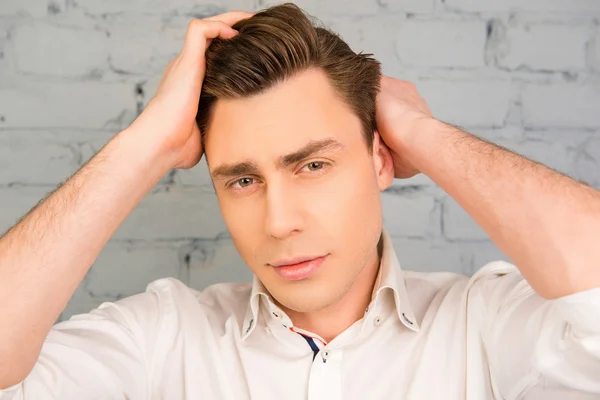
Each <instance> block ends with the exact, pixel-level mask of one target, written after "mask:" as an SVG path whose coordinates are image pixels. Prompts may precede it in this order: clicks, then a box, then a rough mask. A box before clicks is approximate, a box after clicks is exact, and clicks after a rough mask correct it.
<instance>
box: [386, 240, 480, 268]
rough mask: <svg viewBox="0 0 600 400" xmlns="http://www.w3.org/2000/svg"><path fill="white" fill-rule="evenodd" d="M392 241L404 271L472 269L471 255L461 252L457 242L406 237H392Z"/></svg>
mask: <svg viewBox="0 0 600 400" xmlns="http://www.w3.org/2000/svg"><path fill="white" fill-rule="evenodd" d="M392 243H393V244H394V250H395V251H396V257H397V258H398V262H399V263H400V266H401V268H402V269H403V270H405V271H415V272H454V273H458V274H464V273H465V271H471V270H472V263H473V261H472V257H471V256H470V255H469V254H464V253H462V252H461V248H460V245H459V244H457V243H444V242H442V243H433V242H432V241H431V240H418V239H407V238H392Z"/></svg>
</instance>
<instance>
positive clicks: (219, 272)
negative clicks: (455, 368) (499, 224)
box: [0, 0, 600, 318]
mask: <svg viewBox="0 0 600 400" xmlns="http://www.w3.org/2000/svg"><path fill="white" fill-rule="evenodd" d="M297 3H298V4H299V5H301V6H303V7H304V8H305V9H306V10H307V11H309V12H310V13H312V14H313V15H315V16H316V17H318V18H319V19H320V20H322V21H323V22H324V23H325V24H326V25H328V26H330V27H331V28H332V29H333V30H335V31H337V32H339V33H340V34H341V35H342V37H344V38H345V39H346V40H347V42H348V43H349V44H350V46H351V47H352V48H353V49H354V50H356V51H365V52H367V53H374V54H375V57H377V58H378V59H379V60H380V61H382V63H383V71H384V73H386V74H387V75H392V76H396V77H399V78H404V79H408V80H412V81H414V82H415V83H416V84H417V87H418V88H419V90H420V91H421V93H422V95H423V96H424V97H425V98H426V99H427V100H428V102H429V104H430V106H431V109H432V110H433V111H434V113H435V115H436V116H437V117H439V118H440V119H442V120H445V121H448V122H450V123H454V124H458V125H461V126H463V127H465V128H466V129H469V130H471V131H472V132H474V133H476V134H481V135H482V136H484V137H486V138H489V139H491V140H495V141H497V142H498V143H499V144H501V145H503V146H506V147H508V148H510V149H512V150H514V151H517V152H520V153H522V154H524V155H526V156H528V157H531V158H532V159H535V160H538V161H540V162H544V163H546V164H548V165H549V166H550V167H553V168H555V169H557V170H559V171H561V172H564V173H567V174H570V175H572V176H574V177H575V178H577V179H580V180H583V181H585V182H587V183H589V184H590V185H593V186H595V187H599V188H600V28H599V26H598V21H599V20H600V1H598V0H393V1H392V0H365V1H362V0H360V1H359V0H329V1H320V0H302V1H297ZM267 4H273V2H271V1H269V0H224V1H220V2H217V1H214V0H174V1H163V0H129V1H122V0H107V1H96V0H69V1H67V0H2V1H0V231H5V230H6V229H8V228H9V227H10V226H11V225H12V224H14V223H15V222H16V221H17V220H18V219H19V218H20V217H21V216H23V214H24V213H26V212H27V211H28V210H29V209H30V208H31V207H32V206H33V205H35V204H36V203H37V202H38V201H39V200H40V199H41V198H42V197H43V196H44V195H45V194H46V193H48V192H49V191H51V190H52V189H53V188H54V187H55V185H57V184H59V183H60V182H61V181H64V180H65V179H67V178H68V177H69V176H70V175H71V174H72V173H73V172H75V171H76V170H77V169H78V168H79V167H80V166H81V165H82V164H83V163H84V162H85V161H86V160H88V159H89V158H90V157H91V156H92V155H93V154H94V153H95V152H96V151H98V150H99V149H100V148H101V147H102V145H103V144H104V143H106V141H107V140H109V139H110V138H111V137H112V135H114V134H115V133H117V132H118V131H119V130H121V129H123V128H124V127H126V126H127V125H128V124H129V123H130V122H131V121H132V120H133V119H134V118H135V116H136V113H137V110H138V108H139V107H140V106H143V105H144V104H146V103H147V102H148V100H149V98H150V97H151V96H152V94H153V93H154V91H155V90H156V86H157V84H158V81H159V79H160V76H161V74H162V70H163V68H164V67H165V65H166V64H167V63H168V61H169V60H170V59H171V58H172V57H173V56H174V55H175V54H176V53H177V52H178V51H179V49H180V48H181V44H182V40H183V37H184V34H185V29H186V27H187V23H188V22H189V20H190V19H191V18H194V17H202V16H207V15H213V14H215V13H220V12H223V11H226V10H230V9H245V10H257V9H258V8H261V7H264V6H266V5H267ZM139 87H141V88H142V91H143V94H142V95H136V91H137V89H138V88H139ZM382 201H383V206H384V224H385V226H386V228H387V229H388V230H389V232H390V233H391V234H392V237H393V240H394V245H395V247H396V249H397V251H398V255H399V258H400V262H401V264H402V265H403V267H404V268H406V269H411V270H418V271H441V270H447V271H454V272H461V273H465V274H471V273H473V272H474V271H475V270H476V269H478V268H479V267H481V266H482V265H483V264H485V263H486V262H489V261H492V260H495V259H499V258H506V257H505V256H504V255H503V254H502V253H501V252H500V251H499V250H498V249H497V248H496V247H495V246H494V245H493V243H491V242H490V240H489V238H488V237H487V236H486V234H485V233H484V232H483V231H482V230H481V228H479V227H478V226H477V225H476V224H475V223H474V222H473V220H472V219H471V218H470V217H469V216H468V215H467V214H466V213H465V212H464V211H463V210H462V209H461V208H460V207H459V206H458V205H457V204H456V202H455V201H454V200H452V199H451V198H449V197H448V195H447V194H445V193H444V192H443V191H442V190H441V189H440V188H438V187H437V186H436V185H435V184H434V183H433V182H431V180H429V179H428V178H427V177H424V176H417V177H415V178H412V179H409V180H405V181H396V182H395V183H394V186H393V188H391V189H390V190H388V191H386V192H385V193H384V194H383V195H382ZM163 276H175V277H178V278H179V279H182V280H183V281H184V282H186V283H188V284H190V285H191V286H193V287H196V288H198V289H202V288H203V287H206V286H207V285H209V284H212V283H216V282H222V281H247V280H249V279H250V278H251V274H250V271H249V270H248V268H247V267H246V266H245V265H244V263H243V261H242V260H241V258H240V257H239V254H238V253H237V251H236V250H235V247H234V245H233V243H232V242H231V239H230V238H228V234H227V231H226V228H225V225H224V223H223V220H222V217H221V215H220V212H219V208H218V202H217V199H216V197H215V195H214V192H213V190H212V185H211V182H210V179H209V177H208V174H207V169H206V163H205V161H204V160H203V161H202V162H200V164H199V165H198V166H196V167H195V168H193V169H191V170H187V171H171V172H170V173H169V174H167V175H166V176H165V177H164V178H163V179H162V180H161V182H160V183H159V184H158V185H157V187H156V188H155V189H154V190H153V191H152V192H151V193H150V194H148V196H147V197H146V198H145V199H144V200H143V201H142V203H141V204H140V205H139V206H138V207H137V208H136V209H135V210H134V212H133V213H132V214H131V215H130V216H129V217H128V218H127V220H126V221H125V222H124V223H123V225H122V226H121V227H120V228H119V229H118V231H117V232H116V233H115V235H114V237H113V238H112V239H111V241H110V242H109V244H108V245H107V246H106V247H105V248H104V250H103V251H102V253H101V254H100V256H99V258H98V260H97V261H96V263H95V264H94V266H93V267H92V269H91V270H90V272H89V273H88V274H87V275H86V277H85V279H84V281H83V282H82V284H81V285H80V286H79V288H78V289H77V292H76V293H75V295H74V296H73V299H72V300H71V302H70V303H69V306H68V307H67V309H66V310H65V311H64V313H63V315H62V317H63V318H66V317H68V316H70V315H72V314H74V313H80V312H84V311H87V310H89V309H90V308H92V307H95V306H97V305H98V304H100V303H101V302H103V301H108V300H114V299H116V298H121V297H124V296H128V295H131V294H133V293H136V292H139V291H142V290H144V288H145V286H146V284H147V283H148V282H150V281H152V280H154V279H157V278H160V277H163Z"/></svg>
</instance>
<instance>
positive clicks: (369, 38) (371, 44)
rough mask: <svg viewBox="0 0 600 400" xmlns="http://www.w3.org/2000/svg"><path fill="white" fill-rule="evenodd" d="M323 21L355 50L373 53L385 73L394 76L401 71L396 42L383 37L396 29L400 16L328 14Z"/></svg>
mask: <svg viewBox="0 0 600 400" xmlns="http://www.w3.org/2000/svg"><path fill="white" fill-rule="evenodd" d="M322 21H323V23H324V24H325V25H326V26H327V27H328V28H329V29H331V30H332V31H333V32H336V33H338V34H339V35H340V36H341V37H342V39H343V40H344V41H345V42H346V43H347V44H348V45H349V46H350V47H351V48H352V50H354V51H355V52H357V53H358V52H363V53H368V54H373V56H374V57H375V59H377V60H378V61H379V62H381V63H382V71H383V73H384V74H386V75H391V76H394V75H397V74H398V73H399V72H400V60H399V59H398V57H396V55H395V54H396V51H395V48H394V42H393V41H392V40H382V39H381V38H382V37H387V36H388V35H389V34H388V32H393V31H394V30H395V29H396V26H397V25H398V16H394V15H377V16H367V17H331V16H327V17H325V18H324V19H323V20H322Z"/></svg>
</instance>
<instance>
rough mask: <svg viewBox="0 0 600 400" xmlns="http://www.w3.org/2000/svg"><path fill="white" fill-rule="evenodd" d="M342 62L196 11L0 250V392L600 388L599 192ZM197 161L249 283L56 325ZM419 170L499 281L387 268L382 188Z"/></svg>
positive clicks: (366, 64)
mask: <svg viewBox="0 0 600 400" xmlns="http://www.w3.org/2000/svg"><path fill="white" fill-rule="evenodd" d="M232 26H233V28H235V29H233V28H232ZM238 31H239V33H238ZM259 38H262V39H263V41H260V40H259ZM213 39H214V47H213V46H212V45H211V47H210V49H209V51H208V53H207V55H206V64H205V58H204V55H205V49H206V48H207V47H208V45H209V44H210V43H211V41H212V40H213ZM232 49H237V50H238V51H237V52H236V53H233V52H232ZM348 51H349V49H347V46H346V47H345V46H344V44H343V43H341V42H340V41H336V40H335V38H334V37H333V36H330V35H329V36H328V35H327V34H326V32H325V31H324V30H317V29H314V28H313V27H312V26H310V25H309V24H308V22H307V20H306V19H305V17H304V15H303V14H302V13H301V12H300V11H299V10H298V9H297V8H296V7H295V6H293V5H282V6H278V7H274V8H272V9H269V10H267V11H265V12H261V13H258V14H256V15H253V16H251V15H250V14H247V13H243V12H232V13H226V14H223V15H220V16H216V17H212V18H208V19H205V20H201V21H198V20H197V21H193V22H192V23H191V24H190V26H189V29H188V32H187V35H186V38H185V43H184V47H183V50H182V51H181V53H180V54H179V55H178V57H177V58H175V59H174V60H173V61H172V62H171V63H170V64H169V66H168V67H167V69H166V71H165V74H164V76H163V79H162V81H161V84H160V87H159V89H158V90H157V93H156V95H155V97H154V98H153V99H152V100H151V102H150V103H149V105H148V107H147V108H146V110H145V111H144V112H143V113H142V115H140V117H139V118H138V119H137V120H136V121H135V122H134V123H133V124H132V125H131V126H130V127H129V128H128V129H126V130H124V131H123V132H120V133H119V134H118V135H116V136H115V137H114V138H113V139H112V140H111V141H110V142H109V143H108V144H107V145H106V146H105V147H104V148H103V149H102V150H101V151H100V152H99V153H98V154H97V155H96V156H95V157H94V158H93V159H92V160H90V162H89V163H88V164H87V165H86V166H85V167H83V168H82V169H81V170H80V171H78V172H77V173H76V174H75V175H74V176H73V177H72V178H71V179H70V180H68V181H67V182H66V183H65V184H64V185H63V186H62V187H61V188H60V189H59V190H58V191H56V192H55V193H53V194H52V195H51V196H50V197H49V198H48V199H46V200H45V201H44V202H43V203H41V204H40V205H39V206H38V207H37V208H35V209H34V210H32V211H31V212H30V213H29V214H28V215H27V216H26V217H25V218H24V219H23V220H22V221H20V222H19V223H18V224H17V225H16V226H15V227H13V228H12V229H11V230H10V231H9V232H8V233H7V234H6V235H5V236H4V237H3V238H2V239H1V240H0V302H1V303H2V304H3V306H2V308H0V387H1V388H6V390H4V391H2V392H0V399H3V400H4V399H13V398H18V399H20V398H26V399H29V398H31V399H45V398H52V399H53V398H59V399H88V398H94V399H117V398H119V399H121V398H128V399H163V398H164V399H184V398H185V399H199V398H204V399H242V398H256V399H282V398H283V399H306V398H309V399H321V398H322V399H342V398H344V399H388V398H402V399H464V398H468V399H478V400H479V399H487V398H498V399H593V398H598V396H600V318H598V315H599V312H600V289H598V287H600V267H599V266H600V249H599V248H598V246H597V243H598V238H599V237H600V194H599V193H598V192H597V191H594V190H593V189H591V188H589V187H587V186H585V185H582V184H580V183H578V182H575V181H573V180H571V179H569V178H568V177H565V176H563V175H560V174H557V173H555V172H553V171H552V170H550V169H548V168H546V167H544V166H542V165H539V164H536V163H533V162H530V161H528V160H526V159H524V158H521V157H519V156H518V155H515V154H513V153H511V152H509V151H507V150H504V149H502V148H500V147H497V146H495V145H493V144H490V143H487V142H484V141H481V140H479V139H477V138H476V137H474V136H472V135H470V134H468V133H465V132H462V131H460V130H459V129H457V128H455V127H452V126H449V125H447V124H444V123H443V122H440V121H437V120H435V119H434V118H433V117H432V116H431V113H430V111H429V109H428V107H427V105H426V103H425V102H424V100H423V99H421V98H420V97H419V95H418V93H417V91H416V90H415V88H414V86H413V85H411V84H409V83H406V82H401V81H399V80H395V79H392V78H387V77H383V78H382V79H381V91H380V92H379V94H378V95H377V96H378V97H377V102H376V103H375V98H374V97H375V94H376V93H377V90H373V91H372V92H369V90H368V89H369V88H373V87H375V88H376V87H377V84H378V83H377V82H375V83H373V81H372V80H371V78H372V76H377V75H378V65H377V64H374V63H373V60H372V59H370V58H369V57H366V56H364V55H356V54H353V53H352V54H350V53H349V52H348ZM248 57H250V59H248ZM254 61H255V62H254ZM205 65H206V68H205ZM205 69H206V80H205V79H204V78H205V77H204V74H205ZM374 69H375V71H376V72H377V73H375V74H373V70H374ZM236 71H237V72H236ZM240 71H241V72H240ZM369 71H370V72H369ZM353 79H354V80H355V82H354V83H353V85H358V86H356V87H351V86H353V85H347V84H346V85H344V82H345V81H353ZM203 81H204V82H205V86H206V87H205V88H202V83H203ZM219 85H220V86H219ZM361 85H363V86H361ZM363 90H366V93H363V94H364V96H362V97H361V99H362V100H359V99H356V98H353V97H352V93H354V94H356V93H357V92H363ZM353 91H354V92H353ZM201 92H202V96H201ZM359 94H360V93H359ZM370 96H371V97H372V99H371V102H370V101H369V98H370ZM199 98H200V108H199V110H200V111H199V113H198V115H197V117H198V124H199V126H200V128H201V130H202V134H203V136H201V134H200V130H199V129H198V125H197V124H196V121H195V119H196V112H197V110H198V107H197V105H198V99H199ZM358 105H360V107H359V106H358ZM369 107H371V108H369ZM375 119H376V121H375ZM375 122H376V126H375ZM203 151H204V152H205V153H206V157H207V162H208V164H209V169H210V173H211V176H212V178H213V183H214V186H215V191H216V194H217V196H218V199H219V204H220V208H221V212H222V214H223V217H224V219H225V222H226V224H227V227H228V230H229V232H230V233H231V237H232V239H233V241H234V243H235V245H236V248H237V250H238V251H239V252H240V254H241V256H242V257H243V258H244V260H245V262H246V263H247V264H248V266H249V267H250V268H251V269H252V271H253V272H254V274H255V280H254V282H253V283H252V284H251V285H250V284H220V285H214V286H212V287H210V288H208V289H206V290H205V291H203V292H197V291H194V290H192V289H189V288H187V287H186V286H185V285H183V284H182V283H181V282H179V281H177V280H175V279H162V280H159V281H156V282H153V283H152V284H150V285H149V286H148V289H147V291H146V292H145V293H142V294H138V295H135V296H132V297H129V298H125V299H122V300H120V301H117V302H115V303H105V304H103V305H102V306H101V307H99V308H98V309H96V310H93V311H91V312H90V313H89V314H83V315H79V316H74V317H72V318H71V319H70V320H69V321H65V322H62V323H59V324H57V325H55V326H54V327H53V326H52V324H53V323H54V321H55V320H56V317H57V316H58V315H59V314H60V312H61V311H62V309H63V308H64V306H65V305H66V304H67V302H68V300H69V298H70V296H71V295H72V293H73V292H74V290H75V288H76V287H77V285H78V284H79V282H80V280H81V279H82V277H83V276H84V275H85V273H86V271H87V270H88V269H89V267H90V265H91V264H92V263H93V261H94V259H95V258H96V256H97V255H98V253H99V252H100V250H101V249H102V247H103V246H104V244H105V243H106V241H107V240H108V239H109V238H110V236H111V235H112V233H113V232H114V231H115V230H116V229H117V227H118V225H119V224H120V223H121V222H122V221H123V219H124V218H125V217H126V216H127V214H128V213H129V212H130V211H131V210H132V209H133V208H134V207H135V205H136V204H137V203H138V202H139V201H140V199H141V198H142V197H143V196H144V195H145V194H146V193H147V192H148V191H149V190H150V189H151V188H152V186H153V185H154V184H156V182H158V180H159V179H160V178H161V177H162V176H163V175H164V174H165V173H166V172H167V171H168V170H169V169H170V168H173V167H175V168H189V167H192V166H193V165H195V164H196V163H197V162H198V161H199V159H200V158H201V155H202V153H203ZM417 173H425V174H427V175H428V176H429V177H431V178H432V179H433V180H434V181H435V182H436V183H438V184H439V185H440V186H441V187H442V188H443V189H444V190H446V191H447V192H448V193H449V194H450V195H451V196H453V197H454V198H455V199H456V200H457V201H458V202H459V203H460V204H461V205H462V206H463V207H464V208H465V209H466V210H467V211H468V212H469V213H470V214H471V215H472V216H473V218H474V219H475V220H476V221H477V222H478V223H479V224H480V225H481V226H482V227H483V228H484V229H485V230H486V232H487V233H488V234H489V235H490V237H491V238H492V239H493V240H494V242H495V243H496V244H497V245H498V246H499V247H500V248H501V249H502V250H503V251H504V252H505V253H506V254H507V255H508V256H509V257H510V258H511V259H512V260H514V262H515V264H516V266H517V267H518V269H517V267H515V266H513V265H511V264H508V263H504V262H496V263H491V264H489V265H487V266H485V267H484V268H482V269H481V270H480V271H479V272H477V273H476V274H475V275H474V276H473V277H472V278H470V279H468V278H467V277H462V276H459V275H455V274H421V273H409V272H403V271H401V270H400V266H399V264H398V261H397V259H396V255H395V254H394V250H393V248H392V246H391V243H390V238H389V236H388V235H387V232H386V231H385V230H384V229H383V228H382V209H381V203H380V199H379V192H380V191H381V190H384V189H385V188H386V187H388V186H389V185H390V184H391V182H392V180H393V178H394V177H396V178H406V177H410V176H413V175H415V174H417ZM525 279H526V280H525Z"/></svg>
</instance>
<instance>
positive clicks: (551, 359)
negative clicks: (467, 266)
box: [470, 262, 600, 399]
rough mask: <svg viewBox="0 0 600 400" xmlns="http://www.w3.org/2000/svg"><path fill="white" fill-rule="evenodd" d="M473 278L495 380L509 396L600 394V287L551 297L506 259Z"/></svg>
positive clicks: (472, 298) (497, 387)
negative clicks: (533, 286)
mask: <svg viewBox="0 0 600 400" xmlns="http://www.w3.org/2000/svg"><path fill="white" fill-rule="evenodd" d="M473 279H474V283H473V286H472V289H471V294H470V301H471V302H473V303H475V309H477V305H479V310H480V312H479V314H478V316H479V318H478V320H479V321H481V326H480V328H481V339H482V341H483V343H484V348H485V350H486V353H487V358H488V363H489V367H490V375H491V376H492V380H493V382H492V384H493V386H494V388H495V390H496V391H498V392H500V394H501V395H502V396H503V398H508V399H513V398H521V397H519V395H520V394H527V393H529V394H531V393H536V394H537V395H545V397H539V398H553V399H554V398H586V399H587V398H597V397H596V396H600V288H597V289H591V290H588V291H584V292H579V293H575V294H572V295H569V296H565V297H562V298H558V299H555V300H547V299H544V298H542V297H541V296H539V295H537V294H536V293H535V291H534V290H533V289H532V288H531V286H530V285H529V284H528V283H527V281H526V280H525V279H524V278H523V276H522V275H521V273H520V272H519V270H518V269H517V268H516V267H515V266H513V265H511V264H509V263H505V262H494V263H490V264H488V265H487V266H485V267H484V268H483V269H482V271H480V272H478V273H477V274H476V275H475V276H474V277H473ZM559 394H560V396H563V397H551V396H557V395H559ZM571 394H572V395H575V394H578V395H581V397H568V396H569V395H571ZM565 395H566V396H567V397H564V396H565ZM587 395H593V397H587ZM536 398H538V397H536Z"/></svg>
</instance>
